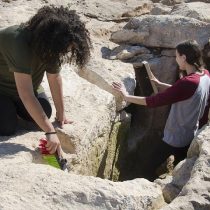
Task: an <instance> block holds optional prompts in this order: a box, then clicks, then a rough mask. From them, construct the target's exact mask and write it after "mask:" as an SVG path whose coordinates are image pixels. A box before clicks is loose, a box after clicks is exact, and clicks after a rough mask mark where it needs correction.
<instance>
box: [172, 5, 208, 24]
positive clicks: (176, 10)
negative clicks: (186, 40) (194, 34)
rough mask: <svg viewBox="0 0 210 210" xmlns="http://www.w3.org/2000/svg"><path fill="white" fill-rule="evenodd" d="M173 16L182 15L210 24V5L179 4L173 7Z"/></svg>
mask: <svg viewBox="0 0 210 210" xmlns="http://www.w3.org/2000/svg"><path fill="white" fill-rule="evenodd" d="M171 15H182V16H185V17H190V18H195V19H198V20H200V21H203V22H208V23H209V22H210V5H209V4H207V3H203V2H192V3H183V4H178V5H176V6H174V7H173V10H172V11H171Z"/></svg>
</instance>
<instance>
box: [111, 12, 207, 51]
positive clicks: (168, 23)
mask: <svg viewBox="0 0 210 210" xmlns="http://www.w3.org/2000/svg"><path fill="white" fill-rule="evenodd" d="M209 30H210V24H208V23H206V22H202V21H199V20H196V19H193V18H187V17H182V16H169V15H157V16H156V15H145V16H142V17H139V18H133V19H131V20H130V21H129V22H128V23H127V24H126V25H125V27H124V29H123V30H120V31H117V32H115V33H113V34H112V36H111V38H110V40H111V41H113V42H115V43H124V44H142V45H145V46H149V47H163V48H175V47H176V45H177V44H178V43H180V42H181V41H183V40H186V39H189V38H190V39H195V40H197V42H198V43H199V45H200V46H201V47H202V48H203V46H204V45H205V44H206V43H208V38H209V33H208V31H209ZM171 37H173V39H172V38H171Z"/></svg>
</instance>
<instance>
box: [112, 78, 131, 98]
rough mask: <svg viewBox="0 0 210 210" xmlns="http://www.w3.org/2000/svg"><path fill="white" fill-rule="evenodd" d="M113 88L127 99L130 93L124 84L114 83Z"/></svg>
mask: <svg viewBox="0 0 210 210" xmlns="http://www.w3.org/2000/svg"><path fill="white" fill-rule="evenodd" d="M112 87H113V89H114V90H116V91H118V92H119V93H120V94H121V96H122V97H123V98H125V97H126V96H127V95H128V92H127V90H126V88H125V85H124V84H122V83H120V82H113V83H112Z"/></svg>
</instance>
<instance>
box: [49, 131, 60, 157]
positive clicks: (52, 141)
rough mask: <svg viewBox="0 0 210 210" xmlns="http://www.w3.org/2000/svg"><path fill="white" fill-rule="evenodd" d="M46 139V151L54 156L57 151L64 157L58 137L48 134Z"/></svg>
mask: <svg viewBox="0 0 210 210" xmlns="http://www.w3.org/2000/svg"><path fill="white" fill-rule="evenodd" d="M46 139H47V144H46V149H47V150H48V151H49V153H50V154H54V153H55V152H56V151H57V152H58V155H59V156H60V155H62V149H61V145H60V141H59V139H58V136H57V135H56V134H48V135H46Z"/></svg>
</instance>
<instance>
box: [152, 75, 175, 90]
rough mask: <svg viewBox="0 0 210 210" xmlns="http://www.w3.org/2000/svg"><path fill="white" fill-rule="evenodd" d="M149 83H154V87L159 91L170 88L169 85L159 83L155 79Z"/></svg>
mask: <svg viewBox="0 0 210 210" xmlns="http://www.w3.org/2000/svg"><path fill="white" fill-rule="evenodd" d="M151 81H152V82H154V84H155V85H156V87H157V88H158V90H159V91H164V90H166V89H167V88H169V87H171V86H172V85H170V84H167V83H163V82H160V81H159V80H158V79H157V78H156V77H153V78H152V79H151Z"/></svg>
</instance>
